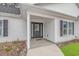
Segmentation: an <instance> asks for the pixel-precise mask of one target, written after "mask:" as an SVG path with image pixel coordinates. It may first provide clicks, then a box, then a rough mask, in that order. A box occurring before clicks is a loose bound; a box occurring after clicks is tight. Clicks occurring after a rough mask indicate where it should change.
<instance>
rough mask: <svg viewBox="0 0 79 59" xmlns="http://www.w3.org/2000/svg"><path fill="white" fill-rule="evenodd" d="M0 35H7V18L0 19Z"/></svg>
mask: <svg viewBox="0 0 79 59" xmlns="http://www.w3.org/2000/svg"><path fill="white" fill-rule="evenodd" d="M0 36H4V37H5V36H8V20H0Z"/></svg>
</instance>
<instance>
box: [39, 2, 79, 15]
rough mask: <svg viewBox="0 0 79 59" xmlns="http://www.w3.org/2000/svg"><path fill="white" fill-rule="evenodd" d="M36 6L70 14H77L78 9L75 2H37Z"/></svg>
mask: <svg viewBox="0 0 79 59" xmlns="http://www.w3.org/2000/svg"><path fill="white" fill-rule="evenodd" d="M38 6H41V7H43V8H46V9H49V10H52V11H57V12H61V13H64V14H68V15H72V16H78V15H79V9H78V8H77V6H76V4H75V3H47V4H38Z"/></svg>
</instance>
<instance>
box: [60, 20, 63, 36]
mask: <svg viewBox="0 0 79 59" xmlns="http://www.w3.org/2000/svg"><path fill="white" fill-rule="evenodd" d="M62 25H63V21H62V20H60V36H62V35H63V33H62V32H63V31H62Z"/></svg>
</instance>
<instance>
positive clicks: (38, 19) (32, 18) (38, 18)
mask: <svg viewBox="0 0 79 59" xmlns="http://www.w3.org/2000/svg"><path fill="white" fill-rule="evenodd" d="M30 19H31V21H32V20H36V21H37V22H41V21H42V22H49V21H51V20H54V18H52V19H51V18H46V17H41V16H35V15H31V16H30Z"/></svg>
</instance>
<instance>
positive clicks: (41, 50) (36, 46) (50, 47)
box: [27, 39, 63, 56]
mask: <svg viewBox="0 0 79 59" xmlns="http://www.w3.org/2000/svg"><path fill="white" fill-rule="evenodd" d="M27 56H63V53H62V52H61V51H60V49H59V48H58V47H57V46H56V45H55V44H54V43H52V42H50V41H48V40H45V39H41V40H39V39H37V40H36V39H33V40H31V49H29V50H28V52H27Z"/></svg>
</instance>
